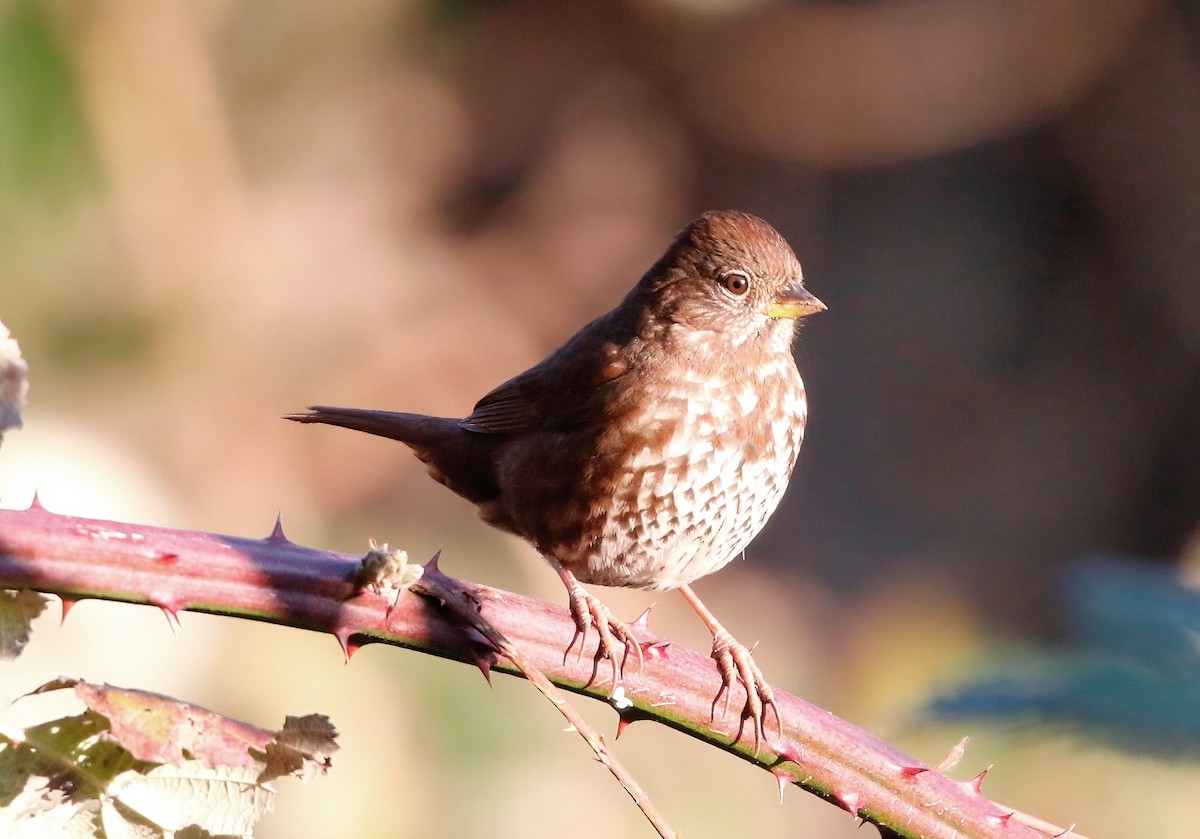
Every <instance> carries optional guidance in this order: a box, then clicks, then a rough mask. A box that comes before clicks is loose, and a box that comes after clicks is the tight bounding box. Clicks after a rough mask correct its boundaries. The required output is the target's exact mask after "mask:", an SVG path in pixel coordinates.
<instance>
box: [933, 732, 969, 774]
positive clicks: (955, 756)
mask: <svg viewBox="0 0 1200 839" xmlns="http://www.w3.org/2000/svg"><path fill="white" fill-rule="evenodd" d="M970 742H971V738H970V737H963V738H962V739H961V740H959V741H958V742H957V743H956V744H955V745H954V747H953V748H952V749H950V751H948V752H946V756H945V757H944V758H942V762H941V763H939V764H938V765H937V768H938V771H940V772H949V771H950V770H951V769H953V768H954V767H955V766H958V762H959V761H960V760H962V758H963V755H964V754H965V753H966V751H967V744H968V743H970Z"/></svg>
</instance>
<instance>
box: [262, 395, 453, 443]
mask: <svg viewBox="0 0 1200 839" xmlns="http://www.w3.org/2000/svg"><path fill="white" fill-rule="evenodd" d="M284 419H289V420H293V421H294V422H303V423H314V422H316V423H323V424H325V425H336V426H340V427H341V428H349V429H351V430H352V431H365V432H366V433H367V434H374V435H376V436H378V437H387V438H388V439H390V440H399V441H400V442H401V443H405V444H407V445H409V446H421V445H422V444H424V443H427V442H429V441H430V440H431V439H432V438H434V437H439V436H443V435H444V434H445V429H446V426H448V425H451V424H453V425H457V422H456V421H455V420H449V419H442V418H440V417H427V416H425V415H424V414H404V413H397V412H394V411H372V410H365V409H362V408H330V407H328V406H325V405H313V406H312V407H310V408H309V409H308V412H307V413H296V414H286V415H284Z"/></svg>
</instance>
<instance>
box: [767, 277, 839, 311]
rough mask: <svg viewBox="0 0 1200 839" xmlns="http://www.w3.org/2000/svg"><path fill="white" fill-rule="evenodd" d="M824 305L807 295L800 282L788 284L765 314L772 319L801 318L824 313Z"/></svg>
mask: <svg viewBox="0 0 1200 839" xmlns="http://www.w3.org/2000/svg"><path fill="white" fill-rule="evenodd" d="M825 308H826V307H825V304H824V303H822V302H821V301H820V300H818V299H817V298H816V297H814V296H813V295H811V294H809V293H808V290H807V289H806V288H805V287H804V285H803V284H802V283H801V281H800V280H795V281H794V282H791V283H789V284H788V287H787V288H785V289H784V290H783V291H782V292H781V293H780V295H779V296H778V297H776V298H775V299H774V300H773V301H772V302H771V305H770V306H768V307H767V314H769V315H770V316H771V317H773V318H802V317H805V316H806V315H812V314H816V313H817V312H823V311H825Z"/></svg>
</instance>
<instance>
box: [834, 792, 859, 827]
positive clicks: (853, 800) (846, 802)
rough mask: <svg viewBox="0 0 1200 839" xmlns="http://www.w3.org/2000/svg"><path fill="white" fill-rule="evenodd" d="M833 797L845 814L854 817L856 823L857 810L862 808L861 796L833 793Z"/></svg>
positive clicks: (850, 793)
mask: <svg viewBox="0 0 1200 839" xmlns="http://www.w3.org/2000/svg"><path fill="white" fill-rule="evenodd" d="M833 797H834V799H835V800H836V801H837V803H838V804H841V805H842V807H843V808H844V809H845V810H846V812H848V813H849V814H850V815H852V816H854V819H855V821H858V818H859V817H858V808H859V807H861V806H862V795H860V794H859V793H857V792H835V793H833Z"/></svg>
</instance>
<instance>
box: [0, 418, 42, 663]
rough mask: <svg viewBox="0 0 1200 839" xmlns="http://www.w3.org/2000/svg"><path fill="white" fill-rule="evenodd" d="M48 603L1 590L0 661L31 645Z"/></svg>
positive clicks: (32, 593)
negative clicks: (32, 628) (38, 619)
mask: <svg viewBox="0 0 1200 839" xmlns="http://www.w3.org/2000/svg"><path fill="white" fill-rule="evenodd" d="M0 434H2V432H0ZM47 602H48V600H47V598H46V597H45V596H43V595H41V594H38V593H37V592H36V591H29V590H27V589H22V590H20V591H9V590H0V660H12V659H14V658H16V657H17V656H19V655H20V654H21V650H23V649H24V648H25V645H26V644H27V643H29V631H30V624H31V623H32V622H33V619H34V618H36V617H37V616H38V615H40V614H41V613H42V610H43V609H45V608H46V603H47Z"/></svg>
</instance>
